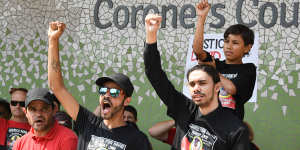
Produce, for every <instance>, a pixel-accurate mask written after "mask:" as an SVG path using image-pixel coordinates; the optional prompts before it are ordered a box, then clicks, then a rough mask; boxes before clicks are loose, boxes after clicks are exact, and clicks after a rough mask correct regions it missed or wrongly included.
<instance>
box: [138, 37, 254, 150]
mask: <svg viewBox="0 0 300 150" xmlns="http://www.w3.org/2000/svg"><path fill="white" fill-rule="evenodd" d="M144 63H145V72H146V75H147V77H148V79H149V81H150V83H151V84H152V86H153V88H154V89H155V91H156V93H157V95H158V96H159V97H160V99H161V100H162V101H163V102H164V104H166V105H167V108H168V111H167V113H168V115H169V116H170V117H172V118H173V119H174V120H175V122H176V134H175V138H174V142H173V145H172V150H179V149H181V150H191V149H203V150H248V149H249V134H248V131H247V128H246V127H245V126H244V125H243V123H242V121H241V120H240V119H238V118H237V117H236V116H235V115H234V114H233V113H232V111H230V110H229V109H224V108H223V107H221V105H220V104H219V107H218V108H217V109H215V110H214V111H213V112H211V113H209V114H207V115H202V114H201V112H200V111H199V107H198V106H197V105H196V104H195V103H194V102H193V101H192V100H191V99H189V98H187V97H186V96H185V95H183V94H182V93H181V92H178V91H177V90H176V89H175V87H174V86H173V85H172V83H171V82H170V81H169V80H168V78H167V75H166V73H165V72H164V71H163V70H162V67H161V60H160V55H159V52H158V50H157V45H156V43H154V44H146V45H145V51H144Z"/></svg>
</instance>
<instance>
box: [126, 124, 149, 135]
mask: <svg viewBox="0 0 300 150" xmlns="http://www.w3.org/2000/svg"><path fill="white" fill-rule="evenodd" d="M127 128H128V130H130V132H131V133H133V134H132V136H136V137H137V138H138V137H140V138H147V136H146V134H145V133H144V132H142V131H141V130H140V129H139V128H138V127H137V125H136V124H135V123H130V122H129V123H128V122H127Z"/></svg>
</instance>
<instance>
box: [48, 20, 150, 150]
mask: <svg viewBox="0 0 300 150" xmlns="http://www.w3.org/2000/svg"><path fill="white" fill-rule="evenodd" d="M64 29H65V24H63V23H61V22H52V23H50V25H49V31H48V38H49V49H48V82H49V86H50V88H51V90H52V91H53V92H54V94H55V96H56V97H57V98H58V100H59V101H60V102H61V104H62V106H63V107H64V109H65V110H66V112H67V113H68V114H69V115H70V116H71V117H72V119H73V120H74V121H75V126H74V130H75V131H76V132H77V134H78V137H79V141H78V149H80V150H83V149H89V150H94V149H107V150H149V149H151V146H150V143H149V141H148V139H147V137H146V136H145V135H144V134H143V133H142V132H141V131H139V130H138V129H136V128H135V127H134V126H132V125H130V124H128V123H126V122H125V121H124V120H123V111H124V107H125V106H127V105H128V104H129V102H130V100H131V95H132V93H133V90H134V88H133V85H132V83H131V82H130V80H129V78H128V77H127V76H125V75H123V74H114V75H111V76H108V77H102V78H99V79H97V80H96V84H97V85H98V86H99V94H100V98H99V103H100V105H101V117H97V116H96V115H94V114H93V113H92V112H90V111H89V110H87V109H85V108H84V107H82V106H80V105H79V103H78V102H77V101H76V100H75V98H74V97H73V96H72V95H71V93H69V92H68V91H67V89H66V88H65V85H64V82H63V78H62V74H61V68H60V62H59V52H58V45H59V44H58V41H59V37H60V36H61V35H62V33H63V31H64Z"/></svg>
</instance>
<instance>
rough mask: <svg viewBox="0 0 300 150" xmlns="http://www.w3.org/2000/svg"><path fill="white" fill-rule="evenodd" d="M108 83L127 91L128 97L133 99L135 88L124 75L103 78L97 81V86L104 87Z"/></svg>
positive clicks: (117, 74)
mask: <svg viewBox="0 0 300 150" xmlns="http://www.w3.org/2000/svg"><path fill="white" fill-rule="evenodd" d="M107 81H113V82H115V83H116V84H118V85H119V86H120V87H121V88H122V89H123V90H124V91H125V94H126V96H128V97H131V95H132V93H133V90H134V87H133V85H132V83H131V81H130V79H129V78H128V77H127V76H126V75H124V74H122V73H116V74H113V75H110V76H106V77H101V78H98V79H97V80H96V84H97V85H98V86H103V84H104V83H105V82H107Z"/></svg>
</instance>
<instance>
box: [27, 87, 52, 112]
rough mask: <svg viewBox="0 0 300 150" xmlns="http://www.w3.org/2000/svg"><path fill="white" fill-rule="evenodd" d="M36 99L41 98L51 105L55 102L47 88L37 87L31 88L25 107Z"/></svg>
mask: <svg viewBox="0 0 300 150" xmlns="http://www.w3.org/2000/svg"><path fill="white" fill-rule="evenodd" d="M35 100H41V101H43V102H45V103H47V104H49V105H52V104H53V101H52V99H51V93H50V92H49V90H48V89H46V88H35V89H31V90H29V92H28V93H27V97H26V100H25V107H27V106H28V105H29V104H30V103H31V102H32V101H35Z"/></svg>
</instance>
